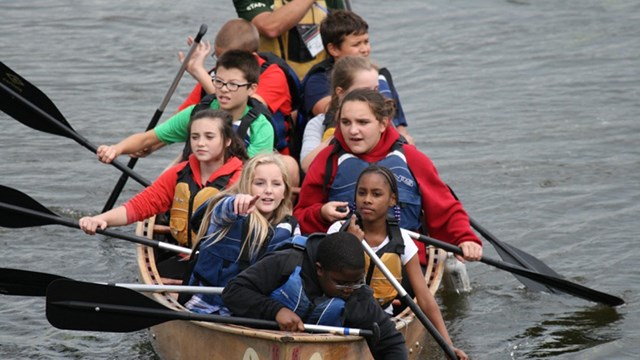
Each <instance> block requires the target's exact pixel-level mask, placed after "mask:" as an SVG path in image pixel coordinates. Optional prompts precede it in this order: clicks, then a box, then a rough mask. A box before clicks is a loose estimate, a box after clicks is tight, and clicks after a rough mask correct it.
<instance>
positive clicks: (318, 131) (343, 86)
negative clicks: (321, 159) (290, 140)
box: [300, 56, 378, 172]
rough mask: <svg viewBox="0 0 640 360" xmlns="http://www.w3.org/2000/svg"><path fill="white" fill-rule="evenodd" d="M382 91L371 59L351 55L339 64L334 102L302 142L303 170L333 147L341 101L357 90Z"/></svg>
mask: <svg viewBox="0 0 640 360" xmlns="http://www.w3.org/2000/svg"><path fill="white" fill-rule="evenodd" d="M358 88H367V89H378V67H377V66H375V65H374V64H373V63H372V62H371V61H370V60H369V59H368V58H366V57H359V56H347V57H344V58H341V59H339V60H338V61H336V64H335V66H334V67H333V70H332V72H331V102H330V103H329V108H328V109H327V112H326V114H319V115H318V116H316V117H314V118H313V119H311V120H309V122H308V123H307V125H306V127H305V129H304V137H303V139H302V149H301V150H300V159H301V161H300V167H301V168H302V170H303V171H305V172H306V171H307V170H308V169H309V165H310V164H311V162H312V161H313V159H315V157H316V155H318V153H319V152H320V151H321V150H322V149H324V148H325V147H327V146H328V145H329V142H330V141H331V140H332V139H333V133H334V129H335V119H334V117H335V114H336V112H337V111H338V106H339V104H340V100H342V98H343V97H344V95H345V94H346V93H348V92H349V91H351V90H353V89H358Z"/></svg>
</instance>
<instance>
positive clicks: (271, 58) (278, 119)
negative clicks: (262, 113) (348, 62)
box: [258, 52, 302, 159]
mask: <svg viewBox="0 0 640 360" xmlns="http://www.w3.org/2000/svg"><path fill="white" fill-rule="evenodd" d="M258 56H260V57H261V58H262V59H263V60H264V63H262V65H261V66H260V74H262V73H264V72H265V70H267V68H269V66H271V65H276V66H278V67H279V68H280V69H281V70H282V72H283V73H284V75H285V77H286V79H287V86H288V87H289V96H291V113H290V114H286V115H285V114H283V113H282V112H281V111H280V110H277V111H276V112H275V113H274V114H273V120H274V121H273V124H274V129H275V133H276V139H277V143H276V145H275V148H276V149H277V150H278V151H282V150H283V149H286V148H288V149H289V154H290V155H291V156H293V157H295V158H296V159H298V158H299V157H300V146H301V143H302V136H299V137H297V136H296V135H295V134H296V132H298V130H299V129H298V128H299V125H298V123H299V114H300V112H299V111H298V110H299V109H300V105H301V101H302V96H301V85H300V79H298V75H296V73H295V71H293V69H292V68H291V66H289V64H287V62H286V61H284V60H283V59H282V58H280V57H278V56H276V55H274V54H273V53H270V52H259V53H258Z"/></svg>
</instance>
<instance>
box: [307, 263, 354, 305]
mask: <svg viewBox="0 0 640 360" xmlns="http://www.w3.org/2000/svg"><path fill="white" fill-rule="evenodd" d="M316 275H318V280H319V281H320V287H321V288H322V292H324V293H325V295H327V296H329V297H340V298H342V299H345V300H346V299H347V298H349V296H351V294H352V293H353V292H354V291H356V290H357V289H359V288H360V287H362V286H364V269H342V270H340V271H334V270H325V269H323V268H322V265H320V263H316Z"/></svg>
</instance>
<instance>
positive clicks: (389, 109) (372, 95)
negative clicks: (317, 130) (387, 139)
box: [336, 89, 396, 122]
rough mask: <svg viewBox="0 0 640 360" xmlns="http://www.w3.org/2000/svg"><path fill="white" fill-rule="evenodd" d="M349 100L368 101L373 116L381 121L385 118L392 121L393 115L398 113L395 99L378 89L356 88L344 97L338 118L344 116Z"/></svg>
mask: <svg viewBox="0 0 640 360" xmlns="http://www.w3.org/2000/svg"><path fill="white" fill-rule="evenodd" d="M349 101H362V102H364V103H367V105H368V106H369V109H371V112H372V113H373V116H375V118H376V119H377V120H378V121H380V122H382V121H383V120H384V119H388V120H389V121H391V119H393V115H395V113H396V102H395V101H394V100H393V99H386V98H385V97H384V96H382V94H380V92H379V91H378V90H371V89H354V90H353V91H350V92H349V93H348V94H347V95H345V97H344V98H343V99H342V102H341V103H340V110H339V111H338V114H337V116H336V119H340V117H341V116H342V108H343V107H344V104H346V103H348V102H349Z"/></svg>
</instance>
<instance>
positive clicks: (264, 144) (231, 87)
mask: <svg viewBox="0 0 640 360" xmlns="http://www.w3.org/2000/svg"><path fill="white" fill-rule="evenodd" d="M259 76H260V67H259V66H258V61H257V60H256V58H255V56H254V55H253V54H252V53H250V52H248V51H242V50H230V51H227V52H225V53H224V54H223V55H222V56H221V57H220V59H219V60H218V70H217V72H216V75H215V78H214V79H212V80H213V85H214V86H215V87H216V94H215V95H212V96H211V98H210V100H211V101H210V103H208V104H207V105H205V106H208V107H210V108H212V109H214V110H219V109H221V110H225V111H226V112H228V113H229V114H231V116H232V118H233V121H234V123H233V124H234V128H236V132H238V129H244V131H245V132H246V136H244V139H243V140H244V142H245V146H246V148H247V153H248V154H249V157H253V156H255V155H256V154H259V153H262V152H272V151H273V146H274V138H275V135H274V129H273V126H272V124H271V122H270V121H269V119H267V117H266V116H265V115H264V112H265V111H266V113H268V110H267V109H266V107H264V105H263V104H262V103H260V102H258V101H257V100H253V99H251V98H250V97H251V96H252V95H253V94H254V93H255V91H256V88H257V86H258V78H259ZM203 101H204V102H205V103H206V101H205V100H203ZM196 106H203V103H202V102H201V103H200V104H198V105H191V106H188V107H187V108H185V109H184V110H182V111H180V112H178V113H177V114H175V115H173V116H172V117H171V118H169V119H168V120H167V121H165V122H164V123H162V124H160V125H158V126H156V127H155V128H154V129H152V130H149V131H147V132H144V133H137V134H134V135H131V136H129V137H128V138H126V139H124V140H122V141H120V142H119V143H118V144H116V145H101V146H99V147H98V151H97V154H98V159H99V160H100V161H102V162H104V163H110V162H111V161H113V159H115V158H116V157H117V156H119V155H121V154H134V153H137V152H141V151H143V150H144V149H149V148H150V149H154V150H155V149H157V148H158V147H161V146H163V145H167V144H173V143H176V142H185V141H186V140H187V139H188V134H187V125H188V124H189V119H190V118H191V116H192V113H195V112H197V110H198V109H196ZM254 108H255V109H260V108H262V109H263V110H261V111H257V112H256V111H252V110H253V109H254ZM194 110H195V111H194Z"/></svg>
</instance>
